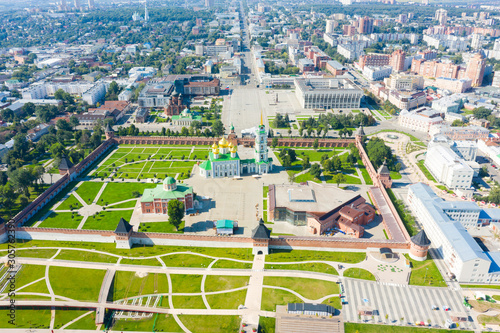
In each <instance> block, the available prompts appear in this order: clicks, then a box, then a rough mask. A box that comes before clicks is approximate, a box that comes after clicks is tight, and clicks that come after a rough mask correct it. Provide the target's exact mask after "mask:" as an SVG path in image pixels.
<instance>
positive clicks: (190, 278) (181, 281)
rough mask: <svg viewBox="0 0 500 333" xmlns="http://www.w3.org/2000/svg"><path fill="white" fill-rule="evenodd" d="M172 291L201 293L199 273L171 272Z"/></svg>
mask: <svg viewBox="0 0 500 333" xmlns="http://www.w3.org/2000/svg"><path fill="white" fill-rule="evenodd" d="M170 278H171V279H172V292H173V293H201V279H202V276H201V275H187V274H172V275H170Z"/></svg>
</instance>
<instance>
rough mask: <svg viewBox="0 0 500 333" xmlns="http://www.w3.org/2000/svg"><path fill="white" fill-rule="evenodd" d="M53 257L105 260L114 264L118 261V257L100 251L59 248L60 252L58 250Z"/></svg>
mask: <svg viewBox="0 0 500 333" xmlns="http://www.w3.org/2000/svg"><path fill="white" fill-rule="evenodd" d="M55 259H57V260H75V261H87V262H107V263H113V264H115V263H116V262H117V261H118V257H114V256H110V255H106V254H102V253H96V252H88V251H77V250H61V252H59V254H58V255H57V257H56V258H55Z"/></svg>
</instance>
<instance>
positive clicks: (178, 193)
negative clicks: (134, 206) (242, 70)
mask: <svg viewBox="0 0 500 333" xmlns="http://www.w3.org/2000/svg"><path fill="white" fill-rule="evenodd" d="M170 200H178V201H182V202H183V203H184V209H185V210H186V211H187V210H190V209H192V208H193V188H192V187H191V186H185V185H177V181H176V180H175V179H174V178H172V177H167V178H165V180H164V181H163V184H161V185H158V186H156V187H155V188H147V189H145V190H144V193H143V194H142V198H141V208H142V213H143V214H167V211H168V202H169V201H170Z"/></svg>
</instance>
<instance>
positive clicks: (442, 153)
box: [424, 145, 474, 189]
mask: <svg viewBox="0 0 500 333" xmlns="http://www.w3.org/2000/svg"><path fill="white" fill-rule="evenodd" d="M424 165H425V166H426V167H427V169H428V170H429V172H430V173H431V174H432V176H434V178H436V180H437V181H438V182H440V183H441V184H443V185H445V186H446V187H448V188H449V189H470V187H471V185H472V177H474V170H473V169H472V168H471V167H470V166H469V165H468V164H467V163H466V162H465V160H463V159H462V158H460V157H459V156H458V155H457V153H455V152H454V151H453V150H451V148H449V147H444V146H441V145H434V146H432V147H430V148H428V149H427V153H426V155H425V162H424Z"/></svg>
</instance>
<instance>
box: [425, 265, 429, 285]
mask: <svg viewBox="0 0 500 333" xmlns="http://www.w3.org/2000/svg"><path fill="white" fill-rule="evenodd" d="M428 271H429V267H426V268H425V276H424V283H425V280H426V279H427V272H428Z"/></svg>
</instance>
